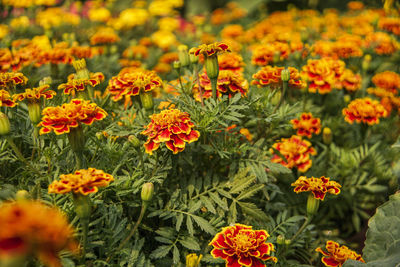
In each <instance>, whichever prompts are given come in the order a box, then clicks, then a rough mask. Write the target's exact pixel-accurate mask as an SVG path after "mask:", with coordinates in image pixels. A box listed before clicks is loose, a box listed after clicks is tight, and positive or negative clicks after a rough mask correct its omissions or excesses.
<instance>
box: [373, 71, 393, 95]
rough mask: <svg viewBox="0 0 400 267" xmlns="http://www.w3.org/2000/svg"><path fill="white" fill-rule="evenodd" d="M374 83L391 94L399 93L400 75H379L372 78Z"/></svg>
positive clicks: (385, 72) (390, 73) (391, 73)
mask: <svg viewBox="0 0 400 267" xmlns="http://www.w3.org/2000/svg"><path fill="white" fill-rule="evenodd" d="M372 82H373V83H374V84H375V85H376V87H378V88H383V89H385V90H387V91H389V92H392V93H397V90H398V89H400V75H399V74H397V73H395V72H393V71H384V72H381V73H377V74H375V75H374V77H372Z"/></svg>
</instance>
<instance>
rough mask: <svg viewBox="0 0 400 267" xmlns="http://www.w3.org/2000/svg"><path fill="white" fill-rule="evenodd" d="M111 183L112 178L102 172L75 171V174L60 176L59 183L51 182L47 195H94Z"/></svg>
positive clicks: (91, 169)
mask: <svg viewBox="0 0 400 267" xmlns="http://www.w3.org/2000/svg"><path fill="white" fill-rule="evenodd" d="M112 181H114V177H113V176H112V175H111V174H108V173H105V172H104V171H102V170H97V169H95V168H89V169H87V170H85V169H83V170H78V171H75V173H71V174H62V175H60V180H59V181H58V180H56V181H53V182H52V183H51V184H50V185H49V193H55V194H65V193H68V192H73V193H75V194H82V195H88V194H90V193H96V192H97V191H98V190H99V189H98V187H106V186H108V184H109V183H110V182H112Z"/></svg>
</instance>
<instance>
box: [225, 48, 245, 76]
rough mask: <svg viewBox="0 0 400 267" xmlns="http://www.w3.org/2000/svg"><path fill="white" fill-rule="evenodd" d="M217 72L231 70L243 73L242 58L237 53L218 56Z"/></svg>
mask: <svg viewBox="0 0 400 267" xmlns="http://www.w3.org/2000/svg"><path fill="white" fill-rule="evenodd" d="M218 65H219V70H233V71H240V72H243V66H244V65H245V63H244V62H243V58H242V56H241V55H239V54H238V53H234V52H232V53H229V54H222V55H220V56H218Z"/></svg>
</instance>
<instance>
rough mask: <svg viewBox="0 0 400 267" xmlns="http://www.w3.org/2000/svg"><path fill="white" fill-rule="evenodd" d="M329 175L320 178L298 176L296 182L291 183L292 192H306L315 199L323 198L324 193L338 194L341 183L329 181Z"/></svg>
mask: <svg viewBox="0 0 400 267" xmlns="http://www.w3.org/2000/svg"><path fill="white" fill-rule="evenodd" d="M329 179H330V178H329V177H325V176H322V177H320V178H315V177H311V178H307V177H305V176H300V177H299V178H298V179H297V180H296V182H294V183H292V186H295V188H294V192H296V193H300V192H308V191H311V193H312V194H313V195H314V198H315V199H319V200H324V198H325V195H326V193H330V194H334V195H338V194H339V193H340V187H341V185H340V184H339V183H337V182H335V181H329Z"/></svg>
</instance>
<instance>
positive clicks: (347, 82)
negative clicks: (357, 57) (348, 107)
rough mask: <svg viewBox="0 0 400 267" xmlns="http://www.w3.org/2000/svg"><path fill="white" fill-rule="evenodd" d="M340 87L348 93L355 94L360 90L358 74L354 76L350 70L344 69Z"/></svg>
mask: <svg viewBox="0 0 400 267" xmlns="http://www.w3.org/2000/svg"><path fill="white" fill-rule="evenodd" d="M341 80H342V86H343V88H344V89H346V90H347V91H350V92H355V91H357V90H359V89H360V88H361V76H360V74H354V73H353V72H352V71H351V70H349V69H346V70H345V71H344V73H343V75H342V77H341Z"/></svg>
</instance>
